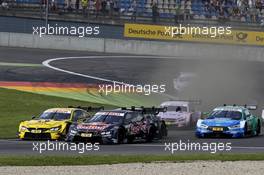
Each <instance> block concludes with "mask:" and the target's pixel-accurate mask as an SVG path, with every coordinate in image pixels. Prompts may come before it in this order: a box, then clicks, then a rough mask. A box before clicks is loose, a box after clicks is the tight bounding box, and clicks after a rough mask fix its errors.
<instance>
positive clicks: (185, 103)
mask: <svg viewBox="0 0 264 175" xmlns="http://www.w3.org/2000/svg"><path fill="white" fill-rule="evenodd" d="M189 103H190V102H188V101H165V102H163V103H161V105H160V106H188V105H189Z"/></svg>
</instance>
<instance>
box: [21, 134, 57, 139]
mask: <svg viewBox="0 0 264 175" xmlns="http://www.w3.org/2000/svg"><path fill="white" fill-rule="evenodd" d="M61 137H62V134H61V133H59V132H44V133H31V132H19V133H18V138H20V139H24V140H58V139H60V138H61Z"/></svg>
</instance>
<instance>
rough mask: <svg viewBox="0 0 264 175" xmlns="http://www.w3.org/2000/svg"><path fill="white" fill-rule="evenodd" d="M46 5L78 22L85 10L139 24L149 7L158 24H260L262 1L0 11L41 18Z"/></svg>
mask: <svg viewBox="0 0 264 175" xmlns="http://www.w3.org/2000/svg"><path fill="white" fill-rule="evenodd" d="M47 1H48V7H49V15H64V14H66V15H69V14H71V15H75V16H74V18H78V17H76V16H78V15H79V17H80V18H81V17H82V16H83V9H84V8H83V7H85V10H86V13H87V16H88V18H90V19H95V18H96V19H97V17H98V19H99V18H100V19H102V18H104V19H107V18H108V19H122V18H123V19H130V18H131V17H133V16H134V17H135V20H137V21H141V20H143V19H150V18H151V17H153V15H154V14H153V10H154V9H153V6H154V4H156V6H157V14H158V15H157V17H158V18H159V19H160V21H164V20H165V21H166V20H167V21H169V22H178V21H186V20H204V21H218V22H219V21H222V22H226V21H230V22H239V23H244V24H258V25H259V24H260V25H261V24H262V25H263V24H264V0H0V4H1V6H0V9H1V10H0V11H1V12H3V11H8V12H9V13H10V12H12V13H19V12H21V13H22V12H24V13H25V14H27V13H33V14H34V15H38V14H40V15H41V16H42V15H43V14H45V8H46V4H47ZM85 3H87V5H85ZM86 6H87V7H86ZM8 12H5V13H8ZM3 13H4V12H3ZM3 13H2V14H3ZM0 15H1V14H0ZM85 17H86V16H85ZM175 19H177V20H175Z"/></svg>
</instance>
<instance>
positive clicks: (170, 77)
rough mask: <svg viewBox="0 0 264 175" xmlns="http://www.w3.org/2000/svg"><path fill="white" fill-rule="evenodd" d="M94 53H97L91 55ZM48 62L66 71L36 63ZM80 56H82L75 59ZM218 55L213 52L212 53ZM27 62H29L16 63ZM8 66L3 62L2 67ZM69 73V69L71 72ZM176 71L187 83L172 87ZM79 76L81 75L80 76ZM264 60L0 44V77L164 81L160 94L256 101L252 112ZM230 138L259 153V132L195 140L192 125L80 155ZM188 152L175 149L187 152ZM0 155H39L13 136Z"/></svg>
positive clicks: (213, 101)
mask: <svg viewBox="0 0 264 175" xmlns="http://www.w3.org/2000/svg"><path fill="white" fill-rule="evenodd" d="M93 56H100V57H93ZM65 57H74V58H70V59H62V60H54V61H52V62H49V64H50V65H52V66H54V67H56V68H60V69H62V70H67V71H68V72H62V71H58V70H54V69H50V68H48V67H45V66H42V62H44V61H46V60H49V59H54V58H65ZM80 57H83V58H80ZM218 57H219V56H218ZM23 64H27V65H29V66H21V65H23ZM7 65H8V66H7ZM74 73H75V74H74ZM182 74H192V75H194V76H192V78H191V80H190V81H189V82H188V86H187V87H185V88H184V89H183V90H179V89H177V88H176V85H175V81H176V80H177V78H179V76H180V75H182ZM83 75H85V76H83ZM262 75H264V63H262V62H248V61H232V60H228V59H225V60H223V59H222V60H221V61H220V60H219V61H216V60H214V61H213V60H211V59H210V58H203V59H201V60H197V59H196V60H193V59H192V58H188V59H186V58H185V57H177V58H176V59H175V58H165V57H150V56H137V57H133V56H131V55H115V54H111V55H109V54H100V53H88V52H77V51H57V50H43V49H42V50H41V49H26V48H7V47H0V81H30V82H67V83H90V84H99V83H107V81H108V80H110V81H118V82H125V83H129V84H158V85H159V84H165V85H166V93H167V94H169V95H171V96H173V97H177V98H179V99H200V100H202V105H201V106H200V109H201V110H203V111H207V110H211V109H212V108H213V107H215V106H217V105H219V104H224V103H227V104H234V103H237V104H246V103H254V104H257V105H258V107H259V108H258V110H257V111H255V113H256V114H257V115H260V114H261V110H262V106H263V104H264V100H263V99H264V98H263V92H264V84H263V83H262V82H264V77H263V76H262ZM180 141H183V142H194V143H209V144H210V143H219V142H223V143H231V146H232V149H231V150H230V151H227V152H230V153H233V152H239V153H244V152H245V153H248V152H254V153H255V152H264V137H263V135H262V134H261V135H260V136H258V137H248V138H242V139H227V138H220V139H215V138H210V139H198V138H196V137H195V136H194V130H193V129H170V130H169V133H168V137H167V138H165V139H163V140H161V141H159V140H155V141H154V142H153V143H136V144H123V145H102V146H100V150H99V151H91V152H85V153H84V154H171V152H170V151H168V150H167V151H165V146H164V145H165V143H167V144H169V143H179V142H180ZM191 152H194V151H175V152H174V154H176V153H191ZM0 154H8V155H10V154H18V155H22V154H39V152H37V151H33V143H32V141H20V140H16V139H10V140H0ZM43 154H78V153H77V152H74V151H68V152H65V151H50V152H48V151H47V152H44V153H43Z"/></svg>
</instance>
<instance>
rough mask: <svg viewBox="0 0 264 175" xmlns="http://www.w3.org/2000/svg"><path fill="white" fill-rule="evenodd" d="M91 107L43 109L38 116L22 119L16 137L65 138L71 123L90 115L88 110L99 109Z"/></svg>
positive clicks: (36, 138) (25, 138) (37, 138)
mask: <svg viewBox="0 0 264 175" xmlns="http://www.w3.org/2000/svg"><path fill="white" fill-rule="evenodd" d="M100 109H101V108H91V107H69V108H52V109H48V110H46V111H44V112H43V113H42V114H41V115H40V116H39V117H33V118H32V120H27V121H22V122H21V123H20V125H19V129H18V137H19V138H20V139H23V140H28V139H30V140H42V139H44V140H46V139H47V140H58V139H63V138H65V136H66V134H67V132H68V130H69V127H70V125H71V124H72V123H74V122H78V121H83V120H85V119H87V118H89V117H90V114H89V113H88V111H93V110H100Z"/></svg>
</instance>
